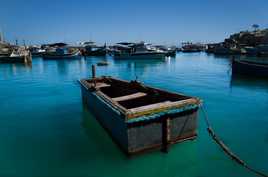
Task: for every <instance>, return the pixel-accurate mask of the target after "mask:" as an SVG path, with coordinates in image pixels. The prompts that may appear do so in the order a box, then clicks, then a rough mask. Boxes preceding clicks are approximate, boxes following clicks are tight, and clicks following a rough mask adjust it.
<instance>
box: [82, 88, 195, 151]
mask: <svg viewBox="0 0 268 177" xmlns="http://www.w3.org/2000/svg"><path fill="white" fill-rule="evenodd" d="M81 94H82V100H83V103H84V106H85V107H86V108H88V109H89V110H90V111H91V112H92V113H93V115H94V117H95V118H96V119H97V120H98V122H99V123H100V124H101V125H102V127H103V128H104V129H105V130H106V131H107V132H108V134H109V135H110V136H111V138H112V139H113V140H114V142H115V143H116V144H117V145H118V146H119V147H120V148H121V150H122V151H123V152H125V153H126V154H128V155H131V154H137V153H141V152H144V151H148V150H153V149H160V148H162V147H163V138H164V137H166V133H167V132H169V133H168V134H169V135H168V137H169V138H168V139H169V142H168V144H169V145H170V144H174V143H178V142H182V141H185V140H193V139H195V138H196V137H197V124H198V116H197V111H198V107H194V108H191V109H188V110H185V111H181V112H177V113H174V112H173V113H165V114H164V112H161V113H158V114H156V115H153V116H151V117H146V116H145V117H143V118H142V119H141V120H138V121H126V118H125V116H124V115H123V114H121V113H120V112H119V111H118V110H116V109H114V108H113V107H112V106H111V105H110V104H109V103H107V102H106V101H105V100H103V99H102V98H101V97H100V96H98V94H96V91H92V90H90V89H88V88H87V87H86V86H84V85H83V84H81ZM167 125H168V126H167Z"/></svg>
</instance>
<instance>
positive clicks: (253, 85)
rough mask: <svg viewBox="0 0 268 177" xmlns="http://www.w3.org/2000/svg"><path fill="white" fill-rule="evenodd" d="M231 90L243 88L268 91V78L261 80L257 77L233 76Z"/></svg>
mask: <svg viewBox="0 0 268 177" xmlns="http://www.w3.org/2000/svg"><path fill="white" fill-rule="evenodd" d="M230 86H231V88H232V89H233V88H242V89H244V90H251V91H252V90H260V91H261V90H263V91H265V92H266V91H268V78H260V77H256V76H250V77H249V76H245V75H238V74H232V77H231V82H230Z"/></svg>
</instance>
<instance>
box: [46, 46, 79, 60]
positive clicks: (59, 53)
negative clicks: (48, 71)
mask: <svg viewBox="0 0 268 177" xmlns="http://www.w3.org/2000/svg"><path fill="white" fill-rule="evenodd" d="M79 56H80V51H79V50H77V49H76V50H71V49H68V48H56V49H52V50H51V49H50V50H49V51H47V52H45V53H44V54H43V59H71V58H77V57H79Z"/></svg>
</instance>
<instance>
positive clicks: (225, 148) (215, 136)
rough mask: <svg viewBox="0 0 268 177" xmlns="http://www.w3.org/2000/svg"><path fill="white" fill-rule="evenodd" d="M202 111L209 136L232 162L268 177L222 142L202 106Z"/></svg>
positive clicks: (267, 176)
mask: <svg viewBox="0 0 268 177" xmlns="http://www.w3.org/2000/svg"><path fill="white" fill-rule="evenodd" d="M201 110H202V112H203V114H204V118H205V122H206V125H207V131H208V133H209V135H210V136H211V137H212V138H213V140H214V141H215V142H216V143H217V144H218V145H219V146H220V147H221V148H222V150H223V151H224V152H225V153H226V154H227V155H228V156H229V157H231V159H232V160H234V161H235V162H236V163H238V164H239V165H241V166H243V167H244V168H246V169H248V170H249V171H251V172H253V173H255V174H257V175H259V176H262V177H268V175H267V174H265V173H263V172H261V171H259V170H256V169H254V168H252V167H251V166H249V165H248V164H247V163H246V162H244V161H243V160H241V159H240V158H239V157H238V156H237V155H236V154H234V153H233V152H232V151H231V150H230V149H229V148H228V147H227V146H226V145H225V144H224V143H223V142H222V140H220V138H219V137H218V136H217V135H216V134H215V132H214V130H213V129H212V127H211V125H210V122H209V120H208V115H207V113H206V111H205V109H204V107H203V106H202V105H201Z"/></svg>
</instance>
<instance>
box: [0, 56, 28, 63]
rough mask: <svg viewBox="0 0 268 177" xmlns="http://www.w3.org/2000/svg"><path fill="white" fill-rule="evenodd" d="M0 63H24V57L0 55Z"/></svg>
mask: <svg viewBox="0 0 268 177" xmlns="http://www.w3.org/2000/svg"><path fill="white" fill-rule="evenodd" d="M0 63H26V59H25V57H24V56H23V57H3V56H2V57H0Z"/></svg>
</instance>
